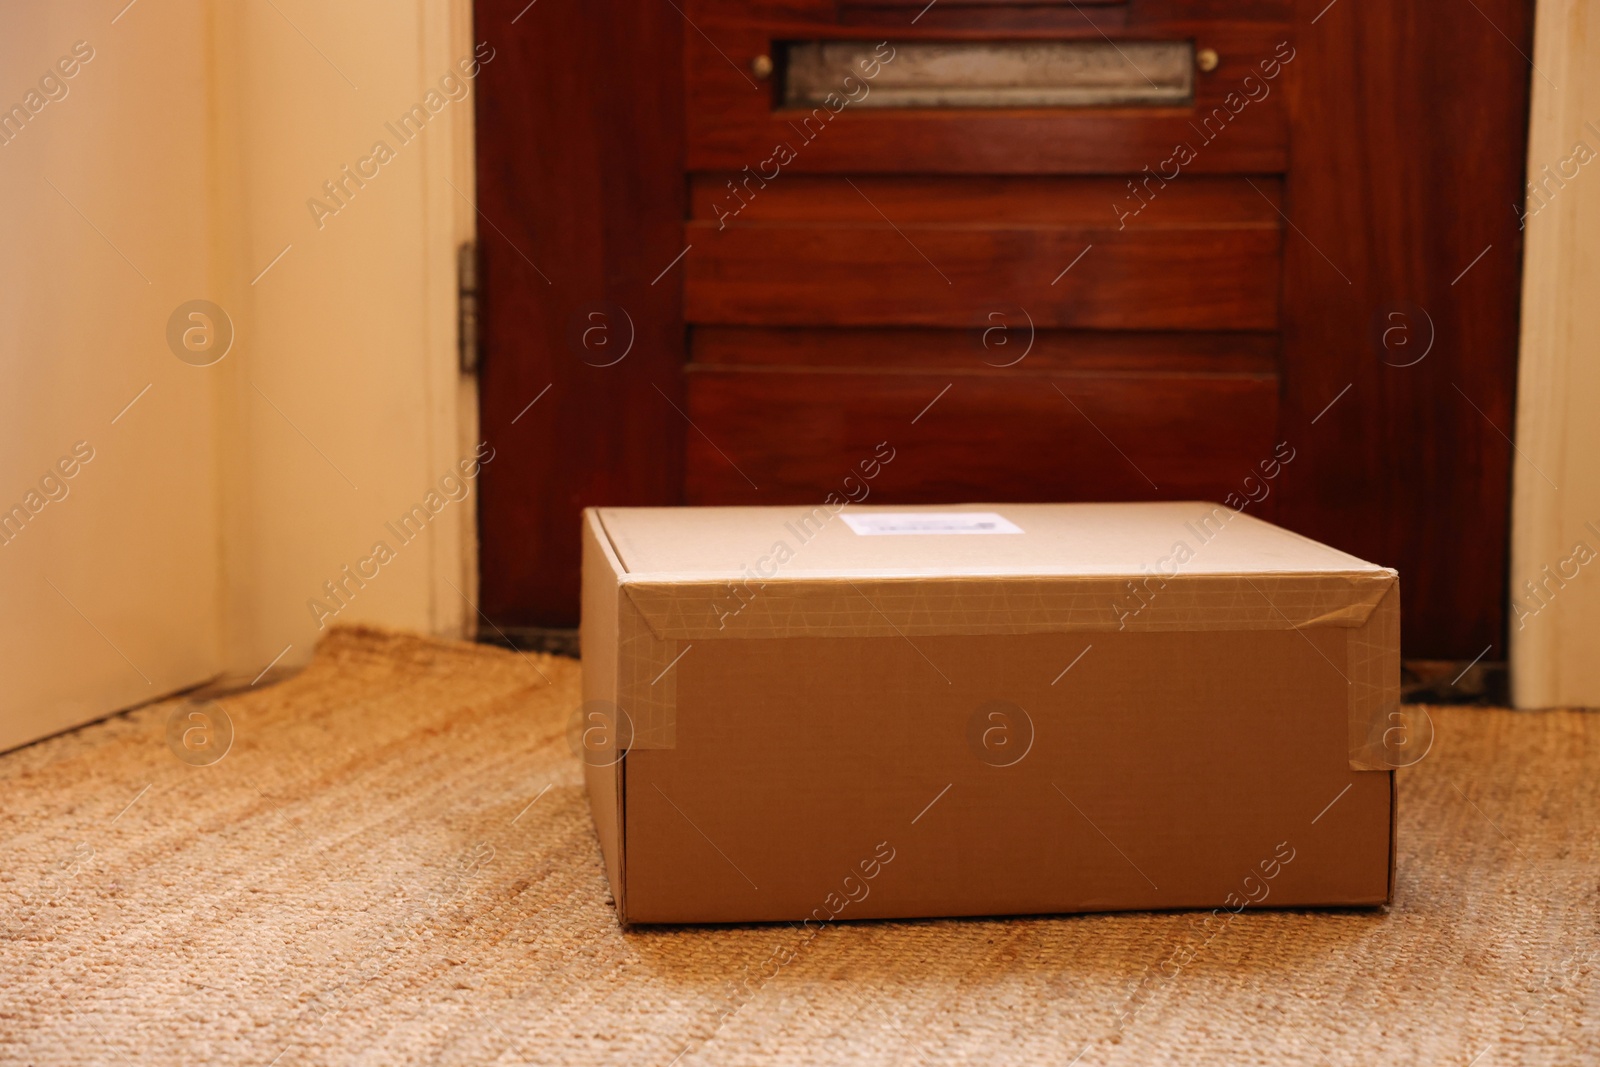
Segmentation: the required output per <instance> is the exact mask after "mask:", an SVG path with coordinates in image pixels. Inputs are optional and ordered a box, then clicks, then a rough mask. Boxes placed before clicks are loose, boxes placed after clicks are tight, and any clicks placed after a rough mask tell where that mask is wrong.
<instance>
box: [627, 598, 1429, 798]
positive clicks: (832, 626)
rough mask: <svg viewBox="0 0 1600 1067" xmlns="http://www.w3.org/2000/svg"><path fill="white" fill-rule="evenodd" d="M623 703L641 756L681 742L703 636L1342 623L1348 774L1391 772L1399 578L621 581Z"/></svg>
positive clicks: (926, 633) (986, 632) (1231, 628)
mask: <svg viewBox="0 0 1600 1067" xmlns="http://www.w3.org/2000/svg"><path fill="white" fill-rule="evenodd" d="M622 591H623V593H624V596H623V597H622V598H620V601H621V602H620V604H619V608H620V611H619V616H620V617H619V619H618V630H619V638H620V642H621V644H620V648H619V651H620V657H619V663H618V669H619V676H618V703H619V704H620V705H621V706H622V707H623V708H625V709H626V711H627V713H628V715H629V717H630V719H631V721H632V727H633V745H632V747H633V748H637V749H658V748H672V747H674V746H675V745H676V743H677V714H676V711H677V672H676V671H675V670H673V669H671V668H672V667H673V665H674V664H675V663H676V662H677V659H678V657H679V656H680V655H681V654H682V653H683V650H684V648H685V647H686V646H687V645H688V644H689V643H692V642H694V641H710V640H717V639H720V638H729V637H736V638H787V637H895V636H898V637H917V636H935V635H966V634H970V635H994V634H1032V633H1074V632H1096V631H1119V630H1126V631H1130V632H1150V633H1155V632H1181V631H1187V632H1196V631H1213V630H1225V631H1237V630H1286V629H1308V628H1312V627H1340V628H1344V629H1346V630H1347V631H1348V636H1347V638H1346V663H1347V668H1346V679H1347V682H1348V687H1349V710H1348V718H1349V722H1348V730H1349V747H1350V766H1351V767H1352V768H1353V769H1356V770H1390V769H1392V768H1393V767H1395V766H1396V765H1397V764H1396V763H1395V762H1393V759H1392V753H1391V752H1390V749H1391V748H1392V747H1393V746H1392V745H1389V744H1386V739H1387V737H1389V736H1392V735H1391V731H1390V728H1391V726H1392V722H1393V718H1394V716H1393V711H1394V709H1395V708H1397V707H1398V705H1399V680H1400V661H1399V626H1400V593H1399V578H1398V576H1397V575H1396V574H1395V572H1394V571H1387V570H1385V571H1365V572H1352V573H1348V574H1326V573H1323V574H1289V575H1194V576H1183V577H1182V578H1180V579H1175V580H1172V581H1169V582H1167V583H1166V584H1165V585H1157V584H1155V583H1154V582H1152V580H1151V578H1150V577H1149V576H1141V577H1140V578H1136V579H1129V578H1125V577H1093V578H1088V577H1074V578H1052V579H1037V578H974V577H969V576H961V577H950V578H927V577H918V578H881V577H876V578H862V579H860V580H851V579H829V580H826V581H818V580H804V579H799V580H781V581H770V582H766V583H764V584H759V585H756V584H753V583H752V584H750V585H739V584H737V583H734V584H730V583H729V582H726V581H685V580H682V579H663V578H662V577H656V578H654V579H652V578H651V577H649V576H640V577H638V578H634V577H629V578H624V579H623V582H622Z"/></svg>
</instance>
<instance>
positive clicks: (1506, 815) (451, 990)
mask: <svg viewBox="0 0 1600 1067" xmlns="http://www.w3.org/2000/svg"><path fill="white" fill-rule="evenodd" d="M578 674H579V669H578V665H577V663H576V662H574V661H572V660H566V659H559V658H554V657H548V656H539V655H521V654H518V653H513V652H506V651H503V650H499V649H493V648H488V647H483V646H475V645H468V644H459V643H451V642H442V641H435V640H428V639H423V638H418V637H413V636H406V635H399V634H392V633H383V632H376V631H372V630H364V629H340V630H335V631H333V632H332V634H331V636H329V637H328V638H327V639H326V640H325V641H324V642H323V644H322V646H321V647H320V649H319V650H318V653H317V656H316V659H315V661H314V662H313V663H312V665H311V666H310V667H309V668H308V669H306V670H305V671H304V672H303V673H301V674H300V675H298V676H296V677H294V678H292V679H290V680H288V681H285V682H283V683H281V684H278V685H276V686H273V687H270V688H263V689H258V690H250V691H247V692H246V693H243V694H237V695H232V696H224V697H222V698H220V700H219V701H218V703H219V704H220V706H221V711H220V712H219V711H218V710H217V708H216V706H215V705H203V704H202V705H193V706H191V705H189V704H185V703H183V702H167V703H164V704H159V705H153V706H150V707H147V708H143V709H140V710H138V711H135V712H131V713H128V714H124V715H120V716H117V717H115V718H113V719H111V720H108V721H106V722H104V723H100V724H97V725H94V726H90V727H86V728H84V729H81V730H78V731H75V732H73V733H70V734H66V735H62V736H60V737H57V738H53V739H51V740H48V741H44V742H41V743H39V744H37V745H33V746H31V747H29V748H26V749H23V750H21V751H18V752H15V753H12V754H10V755H7V756H4V757H0V798H3V799H0V830H3V833H0V908H3V916H4V917H3V922H0V932H3V938H0V953H3V955H0V1062H5V1063H17V1064H82V1063H106V1064H124V1065H137V1067H144V1065H146V1064H150V1065H157V1064H159V1065H162V1067H168V1065H173V1064H183V1063H207V1064H261V1065H267V1064H277V1065H280V1067H290V1065H294V1064H310V1063H350V1062H360V1063H429V1064H454V1063H477V1064H513V1063H539V1064H550V1063H618V1064H628V1065H630V1067H648V1065H659V1067H668V1065H670V1064H674V1063H678V1064H685V1065H688V1064H695V1063H702V1064H710V1063H726V1064H748V1063H753V1062H772V1063H794V1064H807V1065H810V1064H818V1063H842V1064H866V1063H902V1062H903V1063H918V1064H935V1063H957V1062H971V1061H978V1060H982V1061H989V1060H994V1061H1003V1062H1008V1063H1025V1064H1054V1065H1058V1067H1065V1065H1067V1064H1079V1065H1084V1067H1088V1065H1108V1064H1124V1065H1144V1064H1150V1063H1156V1062H1162V1061H1172V1062H1180V1061H1181V1062H1184V1063H1188V1064H1205V1065H1209V1064H1240V1063H1262V1064H1280V1063H1307V1064H1347V1063H1348V1064H1370V1063H1374V1062H1377V1061H1378V1060H1379V1059H1380V1057H1383V1058H1392V1059H1393V1061H1394V1062H1397V1063H1424V1064H1459V1065H1461V1067H1468V1065H1469V1064H1470V1065H1472V1067H1492V1065H1496V1064H1511V1063H1570V1064H1578V1063H1597V1062H1600V981H1597V976H1600V968H1597V960H1596V956H1597V954H1600V716H1597V715H1594V714H1585V713H1581V712H1551V713H1540V714H1529V713H1514V712H1509V711H1500V710H1485V709H1477V708H1462V709H1450V708H1436V709H1432V714H1433V720H1434V723H1435V727H1436V740H1435V743H1434V746H1433V750H1432V751H1431V752H1430V753H1429V755H1428V757H1427V758H1426V759H1425V760H1423V761H1422V762H1421V763H1419V764H1418V765H1416V766H1415V767H1412V768H1408V769H1407V770H1404V771H1402V772H1400V815H1399V828H1400V829H1399V835H1400V836H1399V874H1398V882H1397V886H1396V897H1397V899H1396V902H1395V904H1394V906H1393V907H1392V908H1390V909H1388V910H1386V911H1356V912H1289V913H1279V912H1252V911H1246V912H1244V913H1242V914H1240V915H1239V916H1238V917H1237V918H1235V919H1233V920H1232V921H1231V922H1229V923H1227V924H1226V925H1224V926H1221V927H1220V928H1217V927H1215V925H1213V926H1209V927H1208V926H1203V925H1202V923H1201V919H1200V917H1199V916H1196V915H1189V914H1148V915H1101V916H1079V917H1065V918H1039V919H997V920H970V919H969V920H953V921H923V922H885V923H875V922H870V923H856V924H840V925H836V926H833V927H830V928H828V929H826V930H825V932H823V933H822V934H821V935H820V936H817V937H815V939H811V940H807V939H806V938H804V937H803V935H802V934H801V933H800V932H799V931H797V930H795V929H793V928H791V927H789V926H786V925H781V924H780V925H775V926H746V927H714V928H670V929H644V930H638V931H633V932H627V933H624V932H623V931H621V930H620V929H619V928H618V926H617V922H616V918H615V913H614V912H613V910H612V906H611V902H610V900H609V895H608V892H607V888H606V884H605V878H604V874H603V872H602V868H601V860H600V853H599V848H598V846H597V844H596V841H595V837H594V830H593V827H592V825H591V822H590V818H589V811H588V803H587V800H586V797H585V795H584V793H583V790H582V788H581V785H580V768H579V764H578V762H577V759H576V758H575V757H574V756H573V754H572V753H571V751H570V750H569V748H568V744H567V741H566V722H567V718H568V715H569V713H570V711H571V710H572V708H573V707H575V706H576V704H577V703H578V701H579V697H578V692H579V683H578ZM197 714H198V715H199V716H200V717H199V718H196V717H195V715H197ZM224 720H225V721H224ZM230 724H231V731H232V736H231V740H229V739H228V738H227V737H226V736H225V735H226V734H227V732H228V726H229V725H230ZM196 731H198V732H196ZM224 742H226V745H224ZM208 746H209V747H208ZM207 751H209V752H210V755H207V754H206V753H207ZM221 751H225V753H226V754H225V755H223V756H222V758H221V759H214V757H215V755H216V754H217V753H218V752H221ZM180 757H181V758H180ZM213 760H214V761H213ZM802 941H804V942H805V943H804V944H803V945H802V944H801V942H802ZM779 961H784V962H781V963H780V962H779Z"/></svg>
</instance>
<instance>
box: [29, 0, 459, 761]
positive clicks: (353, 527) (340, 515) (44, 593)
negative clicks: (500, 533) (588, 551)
mask: <svg viewBox="0 0 1600 1067" xmlns="http://www.w3.org/2000/svg"><path fill="white" fill-rule="evenodd" d="M470 17H471V16H470V4H469V3H468V2H467V0H404V2H400V3H388V4H380V3H377V2H376V0H353V2H349V3H341V4H338V5H322V4H317V3H314V2H313V0H274V3H272V4H261V3H250V4H236V3H230V2H227V0H162V2H160V3H156V2H153V0H140V2H135V3H133V4H131V5H129V6H127V7H126V8H124V7H122V4H121V3H120V2H118V3H113V4H110V5H107V4H105V3H103V2H101V0H95V2H93V3H90V2H88V0H66V2H52V3H50V4H42V3H41V4H15V5H6V6H5V7H4V8H0V107H5V108H7V109H9V107H10V105H11V104H12V103H21V104H25V105H26V104H27V103H28V102H32V103H34V104H35V106H36V108H37V114H32V115H29V116H28V117H27V118H26V119H25V120H16V121H14V122H13V127H14V128H15V127H20V132H15V129H13V130H12V131H8V133H7V134H6V135H5V136H6V137H9V140H8V141H6V143H0V218H3V222H0V233H3V234H4V240H3V242H0V511H3V510H7V509H9V508H10V507H11V506H12V505H13V504H23V503H24V502H25V501H26V500H27V494H28V492H29V491H30V490H31V489H37V488H38V484H39V481H40V479H41V477H42V476H44V475H45V474H46V472H47V471H48V470H49V469H50V468H51V467H52V465H54V464H55V463H56V462H57V461H58V459H60V458H61V457H63V456H66V455H69V454H70V453H71V451H72V449H73V446H74V444H75V443H76V442H79V441H84V442H87V445H86V446H85V447H86V448H92V449H93V459H92V460H90V461H89V462H88V463H87V464H82V465H81V467H80V469H77V470H76V473H75V475H74V477H72V478H71V479H70V480H67V481H65V489H66V490H67V495H66V496H65V497H64V498H63V499H61V500H58V501H54V502H50V503H47V504H46V505H44V507H43V508H42V509H41V510H39V512H38V513H37V514H36V515H31V517H30V518H29V519H28V521H27V522H26V523H25V524H23V526H22V532H21V533H20V534H18V535H16V536H14V537H13V538H12V539H11V540H10V541H9V543H0V602H3V604H4V606H5V608H6V610H5V611H4V612H0V670H3V671H4V678H5V681H6V683H7V685H6V691H5V693H4V695H3V696H0V748H5V747H10V746H11V745H14V744H17V743H21V742H22V741H25V740H27V739H30V738H33V737H38V736H43V735H45V734H47V733H51V732H54V731H56V730H59V729H62V728H65V727H67V726H70V725H74V724H76V723H78V722H82V721H86V720H88V719H91V718H94V717H97V716H99V715H103V714H106V713H108V712H110V711H114V710H116V709H118V708H121V707H126V706H130V705H133V704H136V703H140V702H143V701H145V700H148V699H152V698H154V697H157V696H159V695H162V694H163V693H166V692H170V691H173V690H175V689H178V688H182V687H185V686H188V685H193V684H196V683H199V682H201V681H204V680H207V679H209V678H213V677H216V676H218V675H224V676H226V677H228V678H230V679H232V680H237V681H239V682H248V681H250V680H251V679H253V678H255V677H256V676H257V675H258V674H259V672H260V671H261V670H262V668H264V667H265V666H266V665H267V664H268V663H269V662H271V661H273V660H274V659H275V658H276V657H278V656H279V654H280V653H284V654H283V655H282V658H281V659H279V660H278V664H279V667H280V668H282V667H287V666H292V665H295V664H298V663H302V662H304V661H305V660H306V659H308V658H309V657H310V655H311V653H312V650H313V646H314V643H315V641H316V639H317V637H318V636H319V635H320V632H321V631H320V629H319V625H318V618H317V615H316V614H315V613H313V611H312V610H311V609H310V608H309V607H308V603H307V602H308V601H309V600H311V599H312V598H320V599H321V600H322V602H323V603H324V604H325V605H326V609H327V610H326V611H325V612H324V613H323V615H324V617H323V619H322V620H321V621H322V622H324V623H326V622H328V621H330V616H329V614H328V612H331V611H333V610H334V609H337V614H336V615H333V616H331V618H337V619H338V620H339V621H369V622H379V623H383V624H388V625H395V626H403V627H409V628H415V629H420V630H426V631H433V632H438V633H461V632H463V630H464V629H467V628H469V627H470V623H471V620H472V618H473V614H474V613H473V611H472V609H471V608H470V607H469V606H468V605H467V602H466V601H465V600H464V599H463V598H462V596H461V595H460V594H459V593H458V592H457V591H456V590H457V589H459V590H461V592H464V593H466V594H468V595H469V596H472V597H474V598H475V596H476V590H475V589H474V588H473V586H472V584H471V582H472V576H473V574H474V572H475V565H474V562H473V560H472V558H471V555H472V553H471V546H472V545H473V543H474V536H473V514H474V511H475V506H476V492H475V489H476V487H475V486H472V487H471V494H470V495H468V496H466V497H465V498H464V499H462V500H460V501H455V502H448V503H447V504H445V505H444V506H443V507H442V508H440V509H439V511H438V513H437V515H433V516H431V518H430V521H429V522H428V523H427V526H426V529H425V531H424V532H422V533H421V534H420V536H417V537H415V538H414V539H413V540H412V542H411V543H410V544H404V545H403V544H401V542H400V540H399V539H398V538H397V537H395V536H394V535H393V534H392V533H391V532H389V531H388V530H387V529H386V527H385V523H386V522H388V521H391V520H394V519H396V518H397V517H399V516H400V515H402V514H404V513H405V512H406V511H407V510H408V509H410V508H411V507H412V506H413V505H415V504H419V503H423V504H427V503H432V502H437V501H440V500H443V499H445V497H444V494H442V493H441V494H440V496H439V497H435V498H433V500H432V501H430V500H429V498H428V496H427V494H428V492H429V490H430V489H437V488H438V486H439V482H440V479H441V477H442V476H443V475H446V474H447V473H450V472H452V471H453V470H455V468H456V464H457V462H458V460H460V459H461V458H463V457H471V456H472V454H473V452H474V451H475V445H476V436H475V425H474V422H475V412H476V403H475V398H474V395H473V386H472V383H471V381H470V379H463V378H462V377H461V376H460V375H459V374H458V372H457V370H456V357H455V333H456V325H455V318H454V308H455V285H456V267H455V246H456V245H457V243H458V242H459V241H461V240H463V239H465V238H467V237H470V236H471V235H472V234H473V232H474V230H475V224H474V222H475V220H474V211H473V209H472V207H471V206H470V205H469V204H468V203H467V202H466V201H465V200H464V199H463V197H462V196H460V195H458V194H457V193H456V192H455V191H454V190H453V189H452V188H451V185H450V184H449V183H450V182H453V183H454V185H455V187H456V188H459V189H460V190H461V192H462V193H466V194H468V195H470V194H471V192H472V189H473V181H472V172H471V164H472V153H471V110H472V106H473V98H472V96H471V95H463V93H464V90H463V89H461V88H454V92H455V93H456V95H458V96H462V99H459V100H454V101H450V102H448V103H447V104H444V105H443V106H442V107H440V108H439V109H438V110H437V112H436V113H429V114H428V118H427V121H426V123H425V124H424V126H423V128H422V131H421V132H420V133H419V134H416V135H415V136H414V137H413V138H412V140H411V141H410V143H409V144H400V143H399V141H398V138H396V137H395V136H394V135H393V134H392V133H390V132H389V131H387V130H386V128H385V124H386V123H388V122H392V121H395V120H397V119H398V118H399V117H400V116H401V115H402V114H404V113H405V112H407V111H408V110H409V109H410V108H411V106H412V105H413V104H416V103H418V102H423V103H424V104H425V105H426V104H427V103H428V100H427V98H426V96H425V94H426V93H427V92H428V90H429V89H430V88H437V87H438V86H439V83H440V79H441V77H442V76H444V75H445V74H447V73H449V72H451V71H452V69H453V68H454V67H455V65H456V63H457V62H458V61H459V60H462V59H465V58H469V57H470V56H471V55H472V52H473V41H472V40H471V37H470ZM79 41H82V42H85V44H84V45H83V46H80V52H86V51H87V50H88V49H92V52H93V54H92V58H90V59H88V61H87V62H83V61H82V60H79V64H78V67H77V69H76V70H75V73H74V74H73V76H72V77H71V78H62V79H61V83H60V84H57V83H56V82H54V81H51V82H48V83H47V86H46V88H47V89H48V91H49V93H51V94H53V95H56V96H60V99H53V100H50V99H48V98H47V97H46V96H45V95H44V92H43V91H42V90H41V91H40V96H38V97H36V98H32V99H31V101H30V99H29V98H27V97H26V94H27V93H28V92H29V91H30V90H37V89H38V88H39V81H40V78H41V77H42V76H44V75H45V74H46V73H47V72H48V71H50V70H51V69H52V67H53V65H54V64H55V63H56V61H57V60H58V58H60V57H62V56H69V55H70V54H71V52H72V48H73V45H74V43H75V42H79ZM335 68H337V69H335ZM457 73H459V71H457ZM347 79H348V80H347ZM63 88H64V89H65V95H64V96H61V95H60V94H61V91H62V89H63ZM471 88H472V87H471V85H470V83H468V85H467V89H469V90H470V89H471ZM441 99H444V97H443V96H441V97H438V98H435V100H434V101H433V102H434V103H435V104H437V103H438V101H439V100H441ZM39 100H46V102H45V103H44V104H43V105H42V106H38V101H39ZM25 109H26V108H25ZM380 139H383V140H386V141H389V142H390V143H391V147H393V148H394V149H395V155H394V158H393V159H392V160H391V161H390V162H388V163H386V164H384V165H383V166H382V167H381V168H380V170H379V173H378V174H377V176H376V177H374V178H372V179H370V180H368V181H367V184H366V186H365V187H364V188H361V189H359V190H357V191H356V192H355V194H354V195H353V196H350V197H349V198H348V203H347V205H346V206H344V207H342V208H341V209H340V210H339V211H338V212H337V214H335V215H333V216H331V217H325V218H324V219H323V220H322V222H323V225H322V226H321V227H320V228H319V227H318V225H317V223H316V220H315V219H314V218H313V215H312V213H311V212H310V211H309V210H308V207H307V201H308V200H309V199H311V198H313V197H317V196H319V195H320V196H321V197H322V199H323V201H324V202H325V203H333V202H332V201H330V200H329V198H328V197H327V195H326V193H325V191H324V190H323V189H322V184H323V182H324V181H325V180H328V179H332V178H337V177H340V173H339V172H340V169H341V167H342V166H343V165H345V164H351V165H355V164H356V163H357V162H358V161H359V160H361V159H362V158H363V157H366V156H368V155H369V154H370V152H371V150H372V147H373V144H374V142H375V141H377V140H380ZM286 246H288V248H289V250H288V252H287V253H286V254H284V255H283V257H282V258H281V259H279V260H278V261H277V262H276V263H275V264H273V265H272V267H271V269H270V270H266V271H265V273H264V274H263V273H262V272H263V269H264V268H266V267H267V266H268V264H269V263H272V261H273V259H274V258H275V257H276V256H277V255H278V254H279V252H280V251H282V250H283V249H284V248H285V247H286ZM196 298H205V299H208V300H211V301H214V302H215V303H216V304H218V305H220V306H221V307H222V308H224V309H225V311H226V312H227V314H228V316H229V317H230V318H231V320H232V322H233V325H234V328H235V340H234V342H233V346H232V348H231V350H230V351H229V352H228V354H227V356H226V357H225V358H223V359H222V360H221V361H220V362H218V363H215V364H214V365H211V366H204V367H198V366H193V365H191V364H190V363H187V362H184V361H182V360H180V359H179V358H178V357H177V356H176V355H175V354H174V353H173V351H172V350H171V349H170V347H169V345H168V341H167V336H166V333H167V323H168V319H169V317H170V316H171V315H172V313H173V311H174V309H175V308H177V307H178V306H179V305H180V304H182V303H184V302H185V301H189V300H193V299H196ZM146 385H148V386H149V389H148V390H145V389H144V387H145V386H146ZM136 395H137V396H139V399H138V401H137V402H136V403H135V404H133V406H132V407H131V408H129V409H128V410H127V411H126V412H124V413H122V414H121V415H120V417H118V414H119V412H121V411H122V409H123V408H124V406H125V405H127V404H128V402H129V401H130V400H132V399H133V398H134V397H135V396H136ZM113 418H116V421H115V423H113V422H112V420H113ZM69 466H70V464H69ZM447 484H448V487H449V488H451V489H453V490H455V491H456V492H457V493H460V492H462V491H463V490H462V489H460V488H457V484H458V483H456V482H450V483H447ZM50 485H51V487H52V490H51V491H53V492H57V493H59V492H60V489H59V488H56V487H55V483H53V482H52V483H50ZM34 499H35V502H36V501H37V499H40V498H34ZM378 541H386V542H388V543H389V545H390V547H391V548H392V549H394V550H395V556H394V558H393V560H392V561H391V562H389V563H387V564H384V565H383V566H381V567H380V568H379V569H378V572H377V575H376V577H374V578H372V579H371V580H369V581H367V582H366V584H365V585H364V586H363V587H361V588H359V589H357V590H356V591H355V593H354V595H353V596H351V595H349V594H348V593H346V596H345V599H346V600H347V604H344V605H341V604H340V602H339V601H336V600H333V599H331V598H329V597H327V595H326V594H325V592H324V590H323V588H322V587H323V583H324V582H325V581H328V580H339V579H340V578H341V574H340V572H341V569H342V568H343V567H344V566H345V565H346V564H350V565H352V566H356V565H359V562H360V561H361V560H362V559H363V558H364V557H369V556H370V553H371V549H372V547H373V545H374V543H375V542H378ZM52 583H53V584H54V588H52ZM345 587H346V589H347V590H349V589H354V588H355V586H354V583H353V582H352V581H349V580H346V581H345ZM58 590H59V591H58ZM286 648H287V652H284V650H285V649H286Z"/></svg>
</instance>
